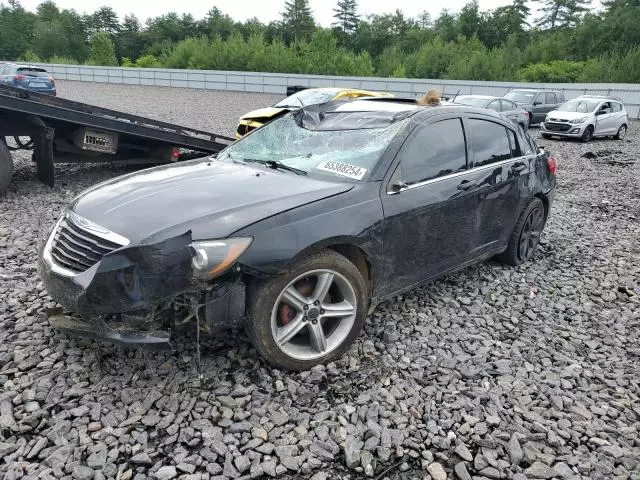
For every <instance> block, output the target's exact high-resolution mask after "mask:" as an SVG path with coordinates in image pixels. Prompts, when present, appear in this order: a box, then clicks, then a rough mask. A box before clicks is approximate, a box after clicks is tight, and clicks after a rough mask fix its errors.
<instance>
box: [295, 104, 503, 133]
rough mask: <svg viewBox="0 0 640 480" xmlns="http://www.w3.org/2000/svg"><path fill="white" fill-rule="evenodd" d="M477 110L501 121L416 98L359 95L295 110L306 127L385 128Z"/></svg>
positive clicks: (464, 108)
mask: <svg viewBox="0 0 640 480" xmlns="http://www.w3.org/2000/svg"><path fill="white" fill-rule="evenodd" d="M462 112H464V113H476V114H481V115H484V116H490V117H494V118H496V119H500V120H502V121H504V120H505V119H504V117H503V116H502V115H500V114H499V113H498V112H494V111H491V110H486V109H484V108H479V107H473V106H469V105H462V104H441V105H432V106H427V105H420V104H419V103H418V102H417V101H416V100H413V101H411V100H409V99H395V98H375V99H374V98H360V99H354V100H334V101H329V102H325V103H321V104H318V105H309V106H307V107H304V108H301V109H300V110H298V111H297V113H296V115H298V119H299V124H300V125H301V126H303V127H304V128H307V129H309V130H349V129H353V130H355V129H367V128H385V127H387V126H389V125H391V124H393V123H395V122H397V121H400V120H404V119H406V118H409V117H412V116H414V115H418V114H419V115H420V116H421V117H422V118H425V117H427V118H428V117H431V116H438V115H442V114H446V113H462Z"/></svg>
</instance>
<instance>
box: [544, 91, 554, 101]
mask: <svg viewBox="0 0 640 480" xmlns="http://www.w3.org/2000/svg"><path fill="white" fill-rule="evenodd" d="M545 96H546V97H547V101H546V102H544V103H547V104H549V103H556V94H555V93H553V92H547V93H545Z"/></svg>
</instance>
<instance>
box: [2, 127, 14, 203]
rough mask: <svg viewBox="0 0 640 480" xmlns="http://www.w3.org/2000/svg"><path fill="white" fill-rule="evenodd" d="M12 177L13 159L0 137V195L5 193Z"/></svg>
mask: <svg viewBox="0 0 640 480" xmlns="http://www.w3.org/2000/svg"><path fill="white" fill-rule="evenodd" d="M12 176H13V158H12V157H11V152H10V151H9V149H8V148H7V144H6V143H4V140H3V139H2V138H1V137H0V195H2V194H3V193H4V192H6V191H7V189H8V188H9V185H10V184H11V177H12Z"/></svg>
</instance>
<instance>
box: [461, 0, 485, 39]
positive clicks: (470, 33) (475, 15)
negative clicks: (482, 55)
mask: <svg viewBox="0 0 640 480" xmlns="http://www.w3.org/2000/svg"><path fill="white" fill-rule="evenodd" d="M481 28H482V16H481V15H480V5H478V0H471V1H470V2H469V3H467V4H466V5H465V6H464V7H462V11H461V12H460V15H458V32H459V34H460V35H462V36H463V37H466V38H473V37H476V36H477V35H478V32H479V31H480V29H481Z"/></svg>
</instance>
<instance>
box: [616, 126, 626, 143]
mask: <svg viewBox="0 0 640 480" xmlns="http://www.w3.org/2000/svg"><path fill="white" fill-rule="evenodd" d="M626 136H627V126H626V125H620V128H619V129H618V133H616V136H615V137H614V138H615V139H616V140H624V138H625V137H626Z"/></svg>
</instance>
